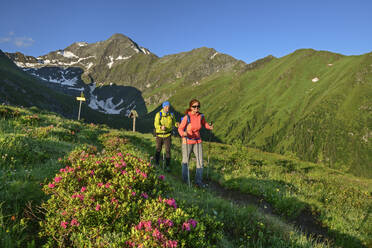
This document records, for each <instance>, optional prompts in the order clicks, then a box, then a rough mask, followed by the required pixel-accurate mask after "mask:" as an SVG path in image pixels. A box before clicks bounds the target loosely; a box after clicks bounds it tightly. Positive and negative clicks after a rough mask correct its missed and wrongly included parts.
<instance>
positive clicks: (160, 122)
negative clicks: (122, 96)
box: [154, 101, 179, 172]
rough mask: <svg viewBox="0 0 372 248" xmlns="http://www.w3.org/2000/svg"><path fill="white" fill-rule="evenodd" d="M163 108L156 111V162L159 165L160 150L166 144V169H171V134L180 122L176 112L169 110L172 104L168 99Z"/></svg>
mask: <svg viewBox="0 0 372 248" xmlns="http://www.w3.org/2000/svg"><path fill="white" fill-rule="evenodd" d="M162 107H163V108H162V109H161V110H160V111H159V112H158V113H156V115H155V120H154V126H155V134H156V152H155V164H156V165H159V159H160V152H161V150H162V147H163V144H164V146H165V151H166V155H165V158H166V159H165V169H166V171H168V172H169V171H170V169H171V168H170V159H171V144H172V140H171V135H172V129H173V127H178V124H179V123H178V122H176V118H175V117H174V114H173V113H171V112H170V111H169V109H170V104H169V102H168V101H165V102H163V104H162Z"/></svg>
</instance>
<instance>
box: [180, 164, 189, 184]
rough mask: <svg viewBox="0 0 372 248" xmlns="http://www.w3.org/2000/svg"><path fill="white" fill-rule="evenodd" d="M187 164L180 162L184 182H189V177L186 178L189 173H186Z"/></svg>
mask: <svg viewBox="0 0 372 248" xmlns="http://www.w3.org/2000/svg"><path fill="white" fill-rule="evenodd" d="M188 169H189V168H188V165H187V163H182V181H183V182H184V183H189V180H188V179H189V178H188V175H189V173H188Z"/></svg>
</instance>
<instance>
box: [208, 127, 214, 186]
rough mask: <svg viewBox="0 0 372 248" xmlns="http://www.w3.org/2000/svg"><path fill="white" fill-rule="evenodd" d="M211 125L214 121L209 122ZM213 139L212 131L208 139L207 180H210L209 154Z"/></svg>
mask: <svg viewBox="0 0 372 248" xmlns="http://www.w3.org/2000/svg"><path fill="white" fill-rule="evenodd" d="M209 125H210V126H212V125H213V121H211V122H210V123H209ZM211 139H212V131H210V132H209V140H208V167H207V180H208V181H209V155H210V154H211Z"/></svg>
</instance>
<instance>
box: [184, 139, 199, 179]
mask: <svg viewBox="0 0 372 248" xmlns="http://www.w3.org/2000/svg"><path fill="white" fill-rule="evenodd" d="M191 152H194V154H195V157H196V175H195V183H196V184H198V185H201V184H202V181H203V147H202V143H197V144H182V179H183V180H184V181H185V182H187V181H188V170H189V168H188V165H189V161H190V155H191Z"/></svg>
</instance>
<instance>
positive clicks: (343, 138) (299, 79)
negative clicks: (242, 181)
mask: <svg viewBox="0 0 372 248" xmlns="http://www.w3.org/2000/svg"><path fill="white" fill-rule="evenodd" d="M133 44H134V43H133V42H132V41H131V40H130V39H129V38H127V37H125V36H122V35H114V36H113V37H111V38H110V39H108V40H107V41H104V42H99V43H94V44H89V45H87V46H86V48H84V47H80V48H77V47H79V46H77V45H74V46H71V47H70V48H71V49H72V48H74V47H76V48H74V49H76V51H75V50H74V49H73V51H74V53H76V54H80V53H81V54H80V56H85V57H86V56H88V55H89V56H90V55H91V54H96V56H97V57H96V60H97V61H96V60H95V61H96V65H95V66H93V67H92V68H91V69H90V70H87V71H85V72H84V73H83V74H82V77H83V79H84V80H85V81H87V82H91V81H94V82H97V83H98V84H103V85H108V84H109V83H115V84H116V85H118V86H130V87H135V88H136V89H138V90H139V91H140V92H141V94H138V95H139V97H140V98H141V102H144V103H145V104H146V106H141V107H139V108H140V110H141V111H140V113H141V115H140V119H139V120H138V122H137V127H138V130H140V131H141V132H150V131H151V130H152V129H153V127H152V125H153V116H154V112H153V111H154V110H156V109H157V108H158V107H159V106H160V105H161V103H162V102H163V101H165V100H170V101H171V103H172V105H173V107H174V111H175V112H176V114H177V116H178V115H179V114H180V113H183V112H184V110H185V109H186V107H187V105H188V102H189V101H190V100H191V99H192V98H197V99H199V100H200V101H201V103H202V109H201V111H202V112H203V113H204V114H205V115H206V116H207V119H208V120H209V121H213V122H214V123H215V127H216V129H215V140H219V141H222V142H224V143H234V142H236V141H239V142H243V144H245V145H248V146H251V147H255V148H259V149H262V150H264V151H268V152H276V153H280V154H290V155H294V156H297V157H298V158H300V159H303V160H306V161H311V162H322V163H325V164H327V165H328V166H329V167H331V168H337V169H341V170H343V171H347V172H350V173H352V174H354V175H360V176H364V177H368V178H371V177H372V169H371V168H372V164H371V161H372V143H371V137H372V131H371V128H372V118H371V116H372V115H371V110H372V102H371V100H370V99H372V83H371V82H372V66H371V65H372V56H371V53H369V54H364V55H360V56H343V55H340V54H335V53H331V52H327V51H315V50H312V49H301V50H297V51H295V52H293V53H291V54H289V55H287V56H284V57H281V58H274V57H272V56H268V57H266V58H263V59H261V60H258V61H256V62H254V63H251V64H248V65H247V64H245V63H244V62H242V61H238V60H236V59H234V58H232V57H231V56H229V55H226V54H221V53H218V52H217V51H215V50H214V49H211V48H206V47H202V48H198V49H194V50H192V51H189V52H183V53H179V54H173V55H168V56H164V57H162V58H159V57H157V56H156V55H154V54H151V53H135V52H134V51H133V49H132V47H133V46H134V45H133ZM136 46H137V45H136ZM98 48H100V49H98ZM101 48H102V49H103V50H102V49H101ZM84 49H86V50H84ZM122 50H123V51H127V53H128V57H129V56H130V58H129V59H124V60H115V63H114V64H113V65H112V67H110V68H109V67H108V65H107V63H108V62H109V60H108V56H111V55H110V54H111V53H114V52H115V54H116V53H117V55H118V54H120V51H122ZM56 54H57V53H56V52H54V53H52V55H53V56H54V55H55V56H57V55H56ZM52 55H47V56H44V57H45V58H49V57H48V56H52ZM117 55H116V56H117ZM58 56H59V57H61V55H58ZM58 56H57V57H56V58H59V57H58ZM89 56H88V57H89ZM62 57H63V56H62ZM51 58H54V57H51ZM65 59H66V58H65ZM68 61H69V60H67V62H68ZM82 68H84V67H82ZM2 73H5V70H3V72H2ZM4 75H5V74H4ZM13 81H22V80H13ZM10 88H12V87H10ZM21 88H22V87H21ZM113 90H115V89H114V88H113ZM109 91H110V88H107V89H105V96H106V97H108V96H110V92H109ZM3 92H6V91H4V90H3ZM118 94H119V95H120V93H119V92H116V95H118ZM3 95H4V97H5V95H6V94H5V93H4V94H3ZM113 95H114V94H113ZM7 97H9V96H7ZM31 98H32V99H34V101H36V100H37V99H39V98H40V97H39V96H38V95H35V97H31ZM14 99H19V104H21V105H24V104H23V103H22V101H23V96H22V95H18V96H17V97H14ZM15 101H16V102H17V100H15ZM30 101H31V100H30ZM58 101H60V100H58ZM62 102H63V101H62ZM25 106H31V105H25ZM74 111H75V112H76V111H77V109H76V108H75V109H74ZM144 111H147V112H148V114H147V115H146V116H143V114H142V113H143V112H144ZM57 112H60V111H57ZM71 112H72V111H70V112H69V113H70V115H71ZM84 112H85V113H87V115H86V116H85V117H84V118H85V119H86V120H87V121H89V122H95V123H107V124H108V125H110V126H112V127H117V128H120V127H127V128H128V127H129V126H130V120H129V119H128V118H126V117H124V116H112V115H111V116H110V115H103V114H102V115H101V114H97V113H96V112H95V111H93V112H91V111H90V110H89V109H88V108H86V109H84ZM73 115H74V116H76V114H73ZM67 116H68V115H67Z"/></svg>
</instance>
